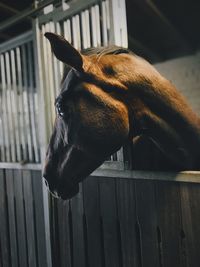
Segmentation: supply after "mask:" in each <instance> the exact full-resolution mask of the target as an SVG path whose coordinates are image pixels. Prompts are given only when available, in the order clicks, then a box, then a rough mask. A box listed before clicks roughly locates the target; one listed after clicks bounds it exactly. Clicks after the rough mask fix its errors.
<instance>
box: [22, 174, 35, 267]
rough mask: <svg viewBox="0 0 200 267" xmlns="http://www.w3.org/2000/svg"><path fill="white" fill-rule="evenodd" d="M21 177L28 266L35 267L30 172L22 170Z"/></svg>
mask: <svg viewBox="0 0 200 267" xmlns="http://www.w3.org/2000/svg"><path fill="white" fill-rule="evenodd" d="M22 177H23V178H22V183H23V192H24V206H25V222H26V234H27V253H28V266H29V267H36V266H37V261H36V259H37V257H36V240H35V225H34V210H33V192H32V182H31V171H30V170H23V171H22Z"/></svg>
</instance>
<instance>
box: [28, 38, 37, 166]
mask: <svg viewBox="0 0 200 267" xmlns="http://www.w3.org/2000/svg"><path fill="white" fill-rule="evenodd" d="M27 49H28V58H27V62H28V73H29V75H28V77H29V93H28V97H29V105H30V109H29V112H30V114H29V115H30V125H31V136H32V146H33V151H34V160H35V161H36V162H39V155H38V151H39V148H38V142H37V132H36V129H37V128H36V114H35V113H36V110H35V103H34V84H33V61H32V57H31V51H32V46H31V43H30V42H29V43H28V44H27Z"/></svg>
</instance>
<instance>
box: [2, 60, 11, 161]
mask: <svg viewBox="0 0 200 267" xmlns="http://www.w3.org/2000/svg"><path fill="white" fill-rule="evenodd" d="M0 64H1V65H0V66H1V79H2V108H3V114H2V117H3V122H4V137H5V158H6V161H10V159H11V156H10V148H9V134H10V133H9V130H8V118H7V99H6V76H5V59H4V55H1V56H0Z"/></svg>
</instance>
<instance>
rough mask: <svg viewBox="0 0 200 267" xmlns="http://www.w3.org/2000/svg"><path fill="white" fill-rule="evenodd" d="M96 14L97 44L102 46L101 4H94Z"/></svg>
mask: <svg viewBox="0 0 200 267" xmlns="http://www.w3.org/2000/svg"><path fill="white" fill-rule="evenodd" d="M94 14H95V21H96V23H95V25H96V37H97V46H101V28H100V14H99V5H95V6H94Z"/></svg>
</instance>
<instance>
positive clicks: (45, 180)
mask: <svg viewBox="0 0 200 267" xmlns="http://www.w3.org/2000/svg"><path fill="white" fill-rule="evenodd" d="M43 179H44V182H45V185H46V187H49V183H48V182H47V179H46V178H45V177H44V176H43Z"/></svg>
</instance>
